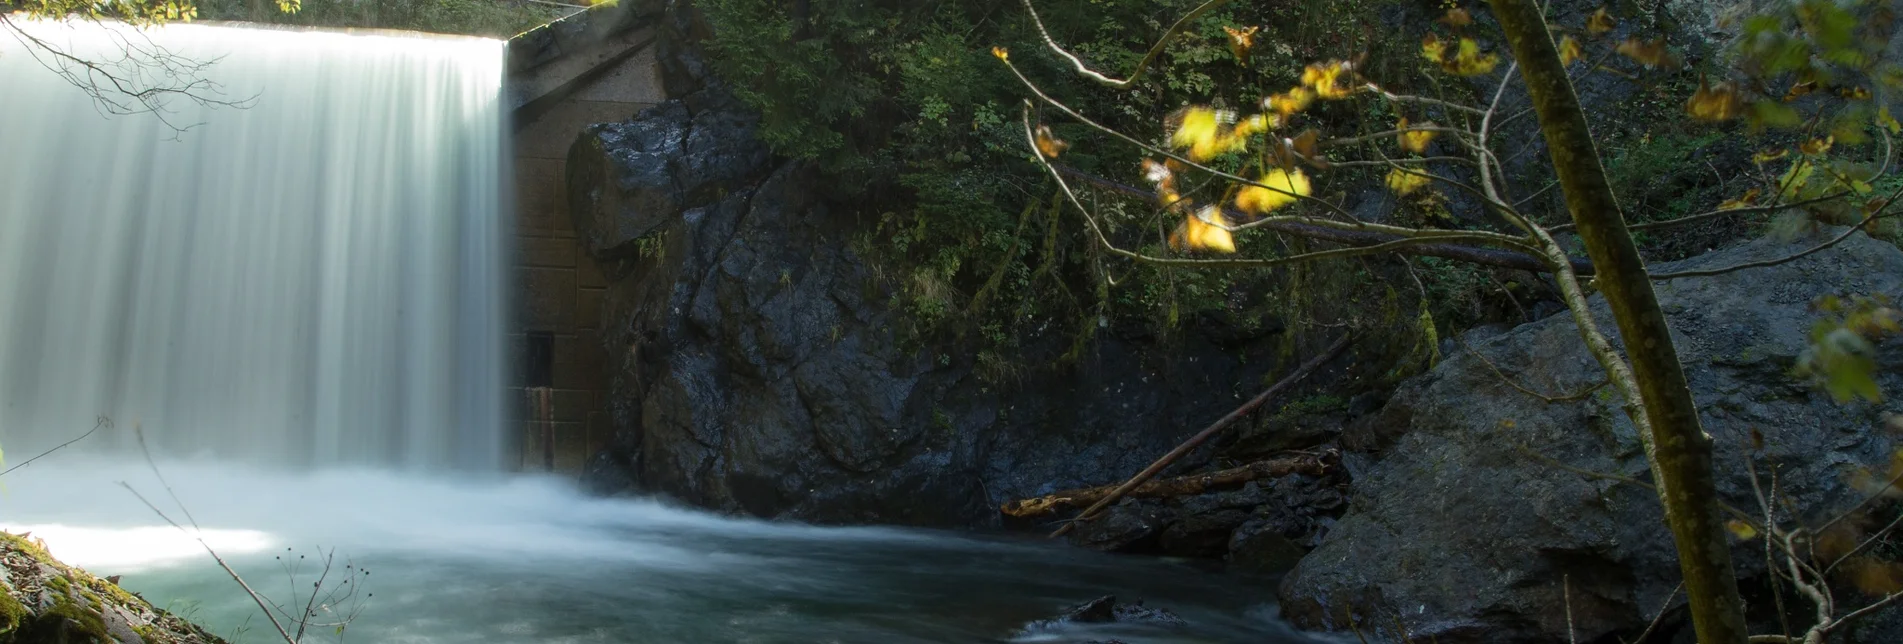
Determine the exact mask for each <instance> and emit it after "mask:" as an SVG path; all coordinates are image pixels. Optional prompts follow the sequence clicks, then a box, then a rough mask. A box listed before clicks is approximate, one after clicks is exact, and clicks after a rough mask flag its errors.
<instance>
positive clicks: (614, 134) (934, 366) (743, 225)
mask: <svg viewBox="0 0 1903 644" xmlns="http://www.w3.org/2000/svg"><path fill="white" fill-rule="evenodd" d="M680 60H687V59H686V58H683V59H680ZM676 69H678V70H679V71H680V74H681V75H683V76H692V75H693V71H692V70H693V66H691V65H685V64H684V63H683V64H681V65H677V66H676ZM689 80H692V79H689ZM676 84H677V85H678V86H683V87H697V88H698V89H695V90H694V91H693V92H692V93H690V94H688V95H686V96H685V97H684V98H683V99H681V100H677V101H670V102H668V103H665V104H663V105H660V106H657V107H655V108H652V109H649V110H647V111H644V112H642V113H641V114H640V115H638V116H637V117H635V118H634V119H633V120H631V121H628V122H624V123H611V124H603V125H597V126H593V127H591V128H590V129H589V130H587V131H586V132H585V133H584V134H583V136H582V137H581V138H580V139H579V140H578V141H577V142H576V143H575V145H574V146H573V148H572V149H571V153H570V156H569V163H568V167H569V177H568V179H569V182H570V184H569V185H570V190H569V195H570V199H571V203H570V211H571V216H572V217H573V218H574V220H575V224H576V228H577V231H578V233H579V235H580V237H581V238H582V239H583V240H584V244H585V248H586V249H587V250H588V251H589V253H590V254H591V255H592V256H593V258H594V259H595V260H596V261H597V262H598V263H600V264H601V265H602V266H603V273H604V275H605V276H606V277H607V279H608V280H609V281H610V285H609V289H608V296H607V301H606V302H605V304H604V311H603V316H604V317H603V320H604V329H605V331H604V333H603V342H604V343H605V344H606V347H605V349H606V351H607V353H608V356H609V360H610V364H611V365H613V366H612V372H613V374H614V376H613V377H614V381H613V382H612V384H611V388H612V390H613V396H614V398H613V400H612V401H611V402H610V411H611V415H612V417H613V420H614V423H615V425H616V428H617V436H616V441H615V444H614V446H613V448H612V449H610V450H608V451H607V452H606V453H604V454H601V455H598V456H597V457H596V458H595V460H593V461H591V464H590V468H589V474H588V476H587V480H588V482H589V484H590V485H591V486H593V487H594V488H595V489H597V491H602V492H610V493H611V492H614V491H620V490H627V489H633V488H636V487H638V488H640V489H644V490H647V491H653V492H661V493H666V494H669V495H672V496H676V497H678V498H681V499H683V500H686V501H688V502H691V503H694V504H697V505H701V506H704V507H709V508H714V509H718V510H724V511H733V512H743V513H748V514H754V515H760V516H786V517H793V518H800V519H804V520H810V521H820V522H842V523H843V522H852V523H868V522H871V523H904V524H923V525H973V524H990V523H996V522H997V521H998V516H999V513H998V510H997V508H998V506H999V505H1000V504H1002V503H1004V502H1005V501H1008V500H1013V499H1019V498H1025V497H1030V496H1036V495H1038V494H1042V493H1046V492H1052V491H1056V490H1059V489H1065V488H1073V487H1083V486H1087V485H1097V484H1102V483H1105V482H1108V481H1109V480H1110V479H1113V478H1115V477H1118V476H1123V475H1127V474H1128V473H1130V472H1135V471H1137V470H1139V469H1142V467H1143V466H1144V465H1146V464H1147V463H1148V461H1149V460H1150V459H1152V458H1154V457H1155V456H1156V455H1159V454H1162V453H1164V452H1166V451H1168V450H1169V448H1170V447H1172V446H1173V445H1175V444H1176V442H1178V441H1180V440H1182V439H1183V438H1185V437H1187V436H1188V435H1189V434H1190V433H1192V432H1194V431H1195V430H1196V429H1197V427H1196V426H1197V425H1199V424H1201V423H1203V422H1207V419H1213V418H1216V417H1219V416H1221V415H1222V414H1223V413H1226V412H1227V411H1228V410H1229V409H1231V408H1233V407H1234V406H1235V405H1236V404H1239V403H1240V402H1241V401H1240V399H1239V396H1238V394H1236V393H1235V392H1234V391H1233V390H1234V384H1235V383H1237V382H1260V381H1261V379H1262V376H1263V373H1264V372H1266V371H1267V370H1268V369H1269V368H1270V367H1271V366H1272V364H1273V362H1274V361H1273V360H1268V359H1263V358H1262V356H1267V355H1272V354H1271V353H1270V350H1271V349H1270V347H1272V346H1273V345H1272V343H1273V342H1274V341H1275V338H1274V336H1272V335H1269V334H1266V333H1265V334H1261V335H1258V336H1248V337H1230V336H1231V335H1234V334H1233V333H1230V334H1228V335H1222V337H1214V336H1208V337H1205V336H1192V337H1190V338H1188V339H1187V340H1186V341H1181V342H1180V343H1178V344H1176V345H1174V346H1172V347H1169V348H1168V349H1165V348H1164V347H1162V346H1160V345H1161V343H1160V342H1158V341H1157V339H1156V338H1154V337H1149V336H1146V335H1144V334H1142V333H1140V332H1132V333H1125V332H1123V331H1122V330H1120V329H1117V328H1114V327H1112V328H1109V329H1104V330H1102V332H1101V333H1099V334H1098V341H1097V342H1096V343H1095V344H1094V346H1093V348H1092V351H1091V352H1090V353H1089V354H1088V355H1087V357H1085V358H1084V359H1083V360H1082V361H1081V363H1080V364H1078V365H1076V366H1075V367H1074V368H1070V369H1067V370H1064V371H1061V372H1058V373H1053V374H1049V375H1046V376H1040V377H1039V378H1035V379H1026V381H1024V382H1020V383H1009V384H1008V385H1006V386H1000V385H998V384H995V383H988V382H985V381H982V380H980V379H979V378H978V377H977V376H975V375H974V373H973V370H972V367H971V363H972V357H973V356H972V355H970V352H968V351H966V350H965V349H963V348H961V347H960V346H959V345H958V343H957V342H955V341H935V340H930V339H920V340H911V341H909V343H908V341H904V340H902V339H901V336H900V335H899V334H898V333H897V332H896V331H895V330H896V329H898V328H900V327H901V326H902V325H901V324H900V322H901V320H900V319H899V318H898V317H897V316H900V315H904V312H903V311H895V310H893V309H891V308H890V305H889V302H890V300H891V298H892V290H891V289H892V288H893V287H892V285H891V283H890V281H889V280H885V279H882V278H881V276H880V275H879V272H878V271H877V270H876V269H875V268H874V267H873V266H872V265H871V264H870V263H869V262H868V261H867V260H866V259H865V258H863V257H861V256H859V254H858V253H857V252H855V251H854V250H853V241H854V240H855V239H857V238H859V237H860V236H862V235H863V234H864V227H863V221H864V218H865V215H863V214H862V213H858V212H856V211H855V210H854V209H853V207H852V204H851V203H850V202H849V201H844V200H836V199H834V198H833V197H831V196H830V195H828V194H827V189H826V182H825V180H823V179H822V178H821V177H819V176H817V174H816V173H815V172H813V171H812V169H811V168H810V167H808V166H807V165H806V164H804V163H800V162H797V161H783V160H774V159H771V158H770V157H769V156H768V155H767V154H766V152H765V149H764V148H763V147H762V146H761V145H760V144H759V143H758V142H757V141H754V140H753V139H752V137H751V128H752V127H753V125H752V124H753V123H754V121H753V117H752V116H750V115H749V114H748V113H747V112H746V111H745V110H744V109H741V108H740V107H739V105H738V104H737V103H736V102H735V101H734V100H733V99H732V98H730V97H728V96H727V95H726V93H725V92H724V91H723V90H722V89H721V88H720V86H719V84H718V83H716V82H712V81H708V80H706V79H704V78H703V79H700V80H697V81H692V82H689V81H688V80H683V81H678V82H676ZM1212 333H1214V332H1213V331H1212ZM1060 336H1061V337H1060ZM1040 343H1041V344H1040ZM1027 344H1028V345H1031V346H1029V347H1028V348H1027V349H1026V351H1025V354H1024V355H1023V356H1021V357H1022V359H1023V360H1025V361H1027V362H1028V363H1031V364H1036V363H1037V362H1038V361H1040V360H1045V359H1046V358H1048V357H1051V356H1055V355H1057V354H1059V353H1061V352H1063V351H1064V350H1066V349H1068V345H1069V337H1068V336H1067V335H1063V334H1053V336H1052V337H1051V338H1046V339H1042V340H1036V339H1033V340H1030V341H1027ZM1239 355H1243V356H1246V355H1254V356H1256V358H1255V359H1252V360H1248V361H1247V362H1246V363H1245V362H1244V361H1243V360H1240V359H1238V358H1237V357H1236V356H1239ZM1230 514H1235V516H1229V517H1226V518H1223V519H1222V520H1221V521H1218V522H1217V523H1221V524H1224V525H1226V524H1228V523H1237V524H1239V523H1241V522H1242V521H1243V520H1246V519H1247V514H1246V512H1244V513H1241V514H1237V513H1230ZM1231 527H1233V526H1231ZM1179 532H1183V534H1180V535H1175V536H1172V537H1171V539H1172V540H1173V541H1181V542H1182V543H1185V544H1192V547H1194V548H1196V549H1198V550H1199V551H1208V552H1214V553H1215V554H1220V552H1217V551H1218V550H1219V549H1220V547H1221V544H1226V543H1227V539H1228V535H1227V533H1226V532H1222V533H1221V534H1218V533H1219V532H1221V531H1220V530H1218V529H1217V528H1216V527H1215V526H1208V527H1205V528H1202V529H1197V530H1186V531H1179Z"/></svg>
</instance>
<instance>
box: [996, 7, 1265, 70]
mask: <svg viewBox="0 0 1903 644" xmlns="http://www.w3.org/2000/svg"><path fill="white" fill-rule="evenodd" d="M1229 2H1230V0H1209V1H1208V2H1205V3H1203V5H1202V6H1200V7H1197V8H1195V9H1194V10H1192V11H1190V12H1189V13H1187V14H1183V17H1181V18H1178V19H1177V20H1176V24H1173V25H1170V28H1169V30H1167V31H1164V32H1163V37H1161V38H1158V39H1156V44H1154V45H1151V46H1150V51H1149V53H1146V54H1144V55H1143V60H1140V61H1137V66H1136V68H1135V69H1132V70H1130V77H1129V78H1126V79H1116V78H1111V77H1109V76H1105V75H1103V74H1100V73H1097V72H1096V71H1094V70H1092V69H1090V67H1089V66H1087V65H1085V64H1084V61H1083V60H1081V59H1079V58H1077V57H1076V56H1074V55H1071V53H1070V52H1068V51H1065V50H1064V47H1063V46H1062V45H1059V44H1057V39H1055V38H1052V37H1051V32H1050V31H1049V30H1047V29H1045V28H1044V19H1043V18H1041V17H1039V16H1038V15H1037V8H1036V7H1033V6H1031V0H1024V10H1025V11H1026V12H1028V13H1030V14H1031V24H1033V25H1036V26H1037V34H1038V35H1039V36H1042V37H1043V38H1044V44H1045V45H1047V46H1049V47H1050V49H1051V51H1052V52H1056V54H1057V55H1058V56H1061V57H1063V58H1064V59H1065V60H1068V61H1070V64H1071V66H1072V67H1074V68H1076V70H1077V73H1078V74H1082V75H1083V76H1084V77H1086V78H1089V79H1091V80H1094V81H1097V82H1098V83H1100V84H1103V85H1104V86H1107V87H1110V88H1111V89H1128V88H1129V87H1130V86H1131V85H1133V84H1136V81H1137V79H1138V78H1140V77H1142V75H1143V70H1144V69H1145V68H1148V67H1149V66H1150V63H1151V61H1154V60H1156V57H1157V56H1159V55H1161V54H1162V53H1163V47H1164V46H1165V45H1168V44H1169V42H1170V39H1171V38H1174V37H1175V36H1176V34H1177V33H1178V32H1181V31H1182V30H1183V29H1184V28H1185V27H1188V26H1189V23H1190V22H1191V21H1194V20H1195V19H1197V18H1200V17H1202V15H1203V14H1205V13H1209V12H1210V11H1211V10H1213V9H1216V8H1217V7H1221V6H1223V5H1225V4H1229Z"/></svg>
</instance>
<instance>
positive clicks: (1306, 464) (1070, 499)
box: [999, 451, 1337, 517]
mask: <svg viewBox="0 0 1903 644" xmlns="http://www.w3.org/2000/svg"><path fill="white" fill-rule="evenodd" d="M1336 456H1337V455H1336V454H1335V453H1334V452H1332V451H1330V452H1325V453H1322V454H1298V455H1294V456H1287V457H1283V458H1274V459H1269V460H1266V461H1256V462H1254V463H1250V464H1248V465H1244V466H1242V467H1232V468H1229V469H1226V470H1217V471H1215V472H1206V473H1203V474H1191V475H1189V476H1178V477H1175V478H1168V479H1159V480H1152V481H1146V482H1144V483H1143V484H1142V485H1138V486H1136V487H1134V488H1131V489H1130V491H1129V492H1125V493H1124V494H1123V495H1124V496H1135V497H1145V498H1159V497H1171V496H1190V495H1194V494H1202V493H1204V492H1208V491H1211V490H1217V489H1222V488H1229V487H1236V486H1239V485H1242V484H1243V483H1247V482H1249V481H1253V480H1256V479H1267V478H1280V477H1284V476H1288V475H1290V474H1307V475H1309V476H1321V475H1322V474H1324V473H1326V472H1327V470H1328V466H1329V464H1330V462H1331V461H1332V460H1334V458H1335V457H1336ZM1116 489H1117V485H1115V484H1112V485H1099V486H1097V487H1087V488H1081V489H1076V490H1064V491H1062V492H1053V493H1051V494H1046V495H1044V496H1040V497H1037V498H1031V499H1019V500H1016V501H1012V502H1010V503H1006V504H1004V507H1001V508H999V510H1000V511H1002V512H1004V513H1005V514H1007V515H1010V516H1014V517H1035V516H1043V515H1046V514H1050V513H1052V512H1056V511H1058V510H1060V509H1063V508H1067V507H1079V506H1084V505H1089V504H1093V503H1096V502H1098V501H1101V500H1103V499H1104V497H1108V496H1110V493H1111V492H1114V491H1116Z"/></svg>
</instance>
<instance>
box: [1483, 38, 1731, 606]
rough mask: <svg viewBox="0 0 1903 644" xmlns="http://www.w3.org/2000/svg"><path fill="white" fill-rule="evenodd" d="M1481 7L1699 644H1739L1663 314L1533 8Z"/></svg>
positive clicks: (1723, 540) (1690, 413)
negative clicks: (1596, 308)
mask: <svg viewBox="0 0 1903 644" xmlns="http://www.w3.org/2000/svg"><path fill="white" fill-rule="evenodd" d="M1489 2H1490V4H1491V5H1492V7H1493V13H1494V17H1495V18H1496V19H1498V20H1499V21H1500V27H1501V29H1502V30H1503V31H1504V32H1505V33H1506V37H1507V42H1508V44H1509V46H1511V47H1512V49H1513V56H1514V58H1515V59H1516V60H1518V61H1519V64H1520V69H1521V73H1522V74H1524V75H1525V77H1526V84H1527V91H1528V93H1529V94H1530V95H1531V97H1532V100H1533V107H1534V111H1535V113H1536V114H1538V116H1539V122H1540V129H1541V131H1542V132H1543V134H1544V135H1545V138H1546V145H1547V148H1548V151H1549V153H1550V154H1551V155H1552V159H1553V168H1554V170H1555V172H1556V173H1557V174H1558V177H1559V182H1560V188H1561V189H1562V190H1564V191H1565V195H1566V207H1567V210H1569V211H1571V213H1572V217H1573V222H1574V223H1575V224H1576V225H1577V226H1578V232H1579V236H1580V238H1581V239H1583V240H1584V241H1585V243H1586V253H1587V254H1588V255H1590V256H1591V257H1592V263H1593V266H1594V267H1595V269H1596V272H1597V275H1596V277H1595V278H1594V284H1595V285H1596V286H1597V287H1598V289H1599V291H1600V292H1601V293H1604V294H1605V297H1606V302H1607V303H1608V304H1610V305H1611V307H1612V315H1613V318H1614V319H1615V320H1616V321H1617V322H1618V325H1619V333H1620V335H1621V336H1622V337H1624V338H1625V352H1626V355H1627V357H1628V359H1629V360H1630V361H1631V365H1632V373H1633V376H1634V378H1633V379H1634V381H1635V382H1634V383H1633V385H1634V386H1635V388H1636V389H1637V391H1638V392H1639V394H1640V398H1641V400H1640V401H1639V402H1640V404H1641V406H1642V410H1643V411H1642V413H1640V414H1634V416H1635V418H1634V420H1636V421H1639V425H1640V431H1642V432H1646V433H1647V435H1648V440H1647V442H1648V445H1647V448H1648V450H1647V451H1648V453H1649V454H1650V456H1651V460H1652V477H1653V480H1654V481H1655V482H1656V483H1657V484H1658V493H1659V499H1660V501H1662V502H1663V503H1664V506H1665V521H1666V523H1667V524H1668V525H1669V526H1670V528H1671V530H1672V536H1673V539H1674V541H1675V542H1676V544H1677V547H1678V560H1679V569H1680V571H1681V572H1682V573H1683V574H1684V577H1685V590H1686V593H1687V596H1688V597H1689V599H1690V603H1691V614H1692V624H1693V627H1694V628H1696V629H1697V633H1698V642H1699V643H1700V644H1744V642H1746V641H1747V638H1748V633H1747V632H1746V630H1745V625H1744V604H1743V601H1742V600H1741V599H1740V598H1739V596H1738V583H1737V577H1736V573H1735V572H1734V571H1733V570H1732V567H1731V549H1730V545H1729V543H1728V541H1727V537H1726V534H1725V530H1724V528H1723V526H1722V525H1721V523H1720V521H1719V518H1718V517H1719V514H1718V503H1717V493H1716V486H1715V483H1714V481H1713V474H1712V456H1711V437H1710V436H1707V435H1706V434H1705V431H1704V429H1703V428H1702V427H1701V426H1700V425H1699V421H1698V408H1697V406H1696V404H1695V403H1693V401H1692V395H1691V389H1690V388H1688V387H1687V386H1686V384H1685V371H1684V368H1683V366H1682V365H1680V364H1679V361H1678V350H1677V348H1676V347H1674V346H1673V345H1672V336H1671V331H1670V329H1668V328H1667V326H1666V322H1665V314H1664V312H1663V311H1661V310H1660V309H1659V304H1658V297H1657V295H1656V294H1655V293H1653V291H1652V281H1651V279H1650V278H1649V277H1647V275H1646V271H1645V262H1644V260H1643V259H1641V258H1640V257H1639V253H1638V248H1637V247H1636V246H1634V245H1633V243H1632V236H1631V233H1630V232H1629V231H1627V230H1626V225H1625V218H1624V216H1623V215H1622V214H1621V213H1620V211H1619V204H1618V201H1617V199H1615V197H1614V195H1613V194H1612V187H1611V185H1610V184H1609V183H1608V182H1607V180H1606V173H1605V168H1604V167H1602V166H1601V165H1600V160H1599V155H1598V152H1597V151H1596V150H1595V149H1594V145H1593V139H1592V133H1591V131H1590V130H1589V129H1588V126H1587V123H1586V113H1585V111H1584V110H1582V109H1581V108H1580V105H1579V97H1578V96H1577V95H1575V94H1574V93H1573V87H1572V83H1571V81H1570V80H1568V78H1567V76H1566V67H1565V66H1564V65H1563V64H1562V63H1561V62H1560V59H1559V51H1558V49H1557V47H1556V46H1555V45H1554V44H1553V37H1552V35H1551V34H1550V33H1549V32H1548V30H1547V26H1546V20H1545V18H1544V17H1543V16H1542V15H1541V12H1540V7H1539V5H1538V4H1537V3H1535V2H1533V1H1532V0H1489Z"/></svg>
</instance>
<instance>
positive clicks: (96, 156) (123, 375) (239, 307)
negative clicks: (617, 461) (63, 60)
mask: <svg viewBox="0 0 1903 644" xmlns="http://www.w3.org/2000/svg"><path fill="white" fill-rule="evenodd" d="M17 24H20V25H22V26H23V27H24V28H26V29H28V30H30V33H32V34H33V35H34V36H35V37H37V38H41V39H43V40H44V41H46V42H47V43H49V44H52V45H55V46H56V47H58V48H59V49H61V50H63V51H64V52H65V53H69V54H73V55H75V56H78V57H80V58H84V59H88V60H96V61H113V60H117V59H119V58H121V57H123V56H125V54H126V49H125V48H126V47H127V46H128V44H129V43H130V44H131V45H133V46H137V47H140V48H143V49H149V48H151V47H153V46H155V45H156V46H158V47H163V48H164V49H166V50H168V51H170V52H171V53H172V54H174V55H177V56H179V57H180V60H184V61H191V62H194V63H202V62H212V63H213V65H212V66H211V67H209V68H208V69H207V70H206V71H205V72H204V78H205V79H206V80H210V81H214V82H216V83H217V86H216V87H215V88H210V87H201V88H199V89H198V90H197V91H198V92H199V93H201V94H203V93H205V92H207V91H208V90H211V89H215V90H216V91H217V92H218V96H217V98H221V99H224V100H227V101H230V102H235V103H239V105H237V106H229V105H210V106H206V105H201V104H198V103H194V102H192V101H190V100H185V99H183V98H178V99H177V100H171V101H169V103H168V107H169V108H170V109H169V111H168V112H167V113H164V114H162V115H160V116H163V118H162V119H161V118H159V117H158V116H155V115H152V114H133V115H122V116H116V117H112V118H107V117H105V116H103V115H101V114H99V110H98V109H97V106H96V105H95V104H94V103H93V101H92V100H91V99H90V98H89V97H88V96H87V95H86V94H84V93H83V92H81V91H80V90H79V89H78V88H76V87H74V86H73V85H72V84H70V83H68V82H67V81H66V80H64V79H62V78H61V77H60V76H58V75H56V74H54V73H52V72H51V71H50V70H49V69H47V68H45V67H44V66H43V65H42V64H41V61H46V62H51V63H55V64H57V62H58V59H56V58H54V54H51V53H48V52H46V51H41V50H34V49H28V48H27V47H25V46H24V44H23V43H22V42H21V41H20V40H19V39H16V38H11V37H0V88H5V98H4V99H0V105H3V106H4V108H3V109H4V113H5V114H6V116H7V124H6V125H5V126H0V446H3V447H4V448H5V449H6V450H8V452H9V453H10V454H13V455H20V454H31V453H37V452H39V451H41V450H44V449H47V448H50V447H52V446H54V445H57V444H59V443H61V442H64V441H66V440H68V439H70V438H71V437H73V436H77V435H79V434H80V433H82V432H84V431H85V430H86V429H87V428H89V427H92V426H93V424H94V418H95V417H96V416H98V415H101V414H104V415H107V416H110V417H112V418H114V419H115V420H116V421H117V422H118V423H119V425H120V427H119V429H118V430H117V431H102V432H101V434H102V435H100V436H95V437H94V438H92V439H89V440H88V441H87V442H85V443H82V444H81V445H78V446H75V447H76V448H82V447H99V446H113V445H116V449H120V450H124V449H128V448H135V447H134V446H132V445H131V444H130V441H131V440H132V436H131V432H130V431H128V430H129V427H128V426H129V425H130V424H132V423H135V422H136V423H139V424H140V426H141V427H142V428H143V432H144V434H145V436H146V438H147V442H148V443H149V444H150V445H151V448H152V449H153V450H154V451H156V452H160V453H164V454H172V455H180V456H187V455H210V456H214V457H217V458H221V459H236V460H245V461H250V462H255V463H264V464H272V465H287V464H288V465H326V464H340V463H356V464H385V465H403V466H408V467H442V466H452V465H454V466H461V467H464V468H468V467H477V468H485V469H493V468H495V467H497V466H498V465H499V464H500V462H501V455H500V451H501V450H500V446H501V434H500V427H501V423H500V415H501V409H502V403H501V401H502V400H503V397H502V395H501V393H502V392H503V386H504V383H503V377H502V367H501V364H502V363H501V354H502V345H501V338H502V332H503V327H502V311H503V306H502V302H501V298H502V296H503V294H504V293H505V288H504V286H503V283H502V273H501V267H502V265H503V260H504V255H503V253H504V252H505V249H504V248H503V246H502V241H501V240H502V236H501V232H502V222H503V218H502V216H501V214H500V213H501V210H500V209H501V204H502V188H501V186H502V181H501V179H502V177H503V176H505V175H504V169H505V168H503V167H502V164H503V163H505V159H506V156H505V154H504V153H503V151H504V147H503V136H504V132H505V130H504V129H503V126H502V118H503V116H504V115H503V114H502V111H501V110H502V107H501V102H500V98H501V79H502V65H503V47H502V43H501V42H499V41H495V40H486V39H476V38H448V37H442V38H420V37H402V36H395V35H389V34H367V35H364V34H343V33H322V32H306V31H286V30H260V29H241V28H233V27H218V26H199V25H178V26H169V27H165V28H162V29H156V30H147V31H134V30H130V29H127V28H124V27H116V28H104V27H101V26H100V25H95V24H83V23H82V24H76V25H72V24H63V23H43V22H41V23H28V22H19V23H17ZM9 36H10V34H9ZM148 39H149V40H148ZM148 71H150V70H148ZM94 79H95V80H98V81H99V82H100V83H102V84H103V83H104V82H105V81H103V80H101V79H99V77H94ZM160 80H165V79H160ZM173 126H179V127H188V128H189V129H187V130H186V131H184V132H179V131H176V130H175V129H174V128H173Z"/></svg>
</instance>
